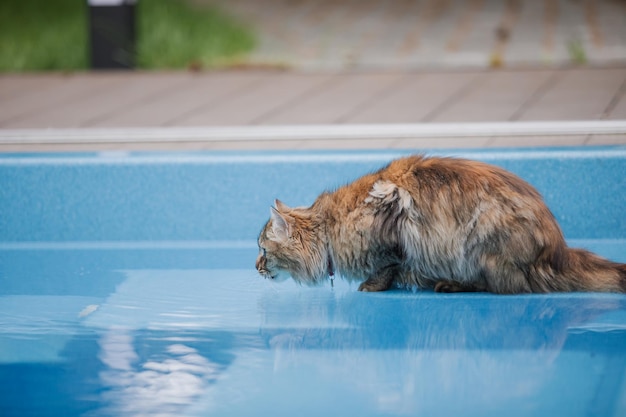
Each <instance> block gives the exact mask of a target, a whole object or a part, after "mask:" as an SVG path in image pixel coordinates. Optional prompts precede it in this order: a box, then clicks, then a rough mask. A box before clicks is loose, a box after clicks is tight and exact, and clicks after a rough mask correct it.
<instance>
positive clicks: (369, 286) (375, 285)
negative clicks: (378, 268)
mask: <svg viewBox="0 0 626 417" xmlns="http://www.w3.org/2000/svg"><path fill="white" fill-rule="evenodd" d="M386 289H387V287H385V286H381V285H380V283H379V282H369V281H365V282H362V283H361V285H359V291H363V292H378V291H385V290H386Z"/></svg>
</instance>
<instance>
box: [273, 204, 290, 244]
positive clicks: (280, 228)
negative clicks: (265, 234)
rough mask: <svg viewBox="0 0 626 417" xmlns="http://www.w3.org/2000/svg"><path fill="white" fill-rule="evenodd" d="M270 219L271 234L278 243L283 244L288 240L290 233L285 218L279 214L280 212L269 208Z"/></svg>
mask: <svg viewBox="0 0 626 417" xmlns="http://www.w3.org/2000/svg"><path fill="white" fill-rule="evenodd" d="M270 217H271V219H272V232H274V236H276V239H277V240H278V241H280V242H284V241H286V240H287V239H289V236H290V235H291V231H290V228H289V223H288V222H287V219H286V218H285V216H284V215H282V214H280V212H279V211H278V210H276V209H275V208H274V207H271V209H270Z"/></svg>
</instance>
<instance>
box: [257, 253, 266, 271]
mask: <svg viewBox="0 0 626 417" xmlns="http://www.w3.org/2000/svg"><path fill="white" fill-rule="evenodd" d="M256 269H257V271H261V270H263V269H265V256H263V255H259V256H258V257H257V258H256Z"/></svg>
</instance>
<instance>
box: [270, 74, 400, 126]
mask: <svg viewBox="0 0 626 417" xmlns="http://www.w3.org/2000/svg"><path fill="white" fill-rule="evenodd" d="M401 79H402V75H401V74H399V73H389V74H350V75H336V76H335V77H334V78H333V80H332V82H330V83H326V84H324V86H323V88H320V89H319V90H318V91H316V92H314V93H311V94H309V95H307V96H306V97H302V100H299V101H297V102H294V103H291V104H290V106H289V107H288V108H284V109H282V111H280V112H277V113H275V114H271V115H269V116H268V117H266V118H263V119H262V120H259V123H260V124H312V123H342V122H345V121H347V120H350V117H351V116H352V115H353V114H355V113H356V112H358V111H359V110H360V109H361V108H365V107H366V106H367V105H368V104H369V103H371V102H374V101H375V100H377V98H378V97H379V96H380V95H382V94H384V93H385V92H386V91H387V90H388V89H389V88H392V86H393V85H394V84H395V83H397V82H399V81H400V80H401Z"/></svg>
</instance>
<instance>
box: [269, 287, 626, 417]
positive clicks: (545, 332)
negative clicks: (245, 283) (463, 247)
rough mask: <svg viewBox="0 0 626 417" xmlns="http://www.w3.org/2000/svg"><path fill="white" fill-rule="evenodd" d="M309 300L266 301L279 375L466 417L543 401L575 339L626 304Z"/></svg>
mask: <svg viewBox="0 0 626 417" xmlns="http://www.w3.org/2000/svg"><path fill="white" fill-rule="evenodd" d="M309 300H310V302H308V303H307V298H306V297H298V296H297V295H295V296H294V293H290V294H288V295H287V294H285V296H284V298H283V297H280V296H279V297H276V294H273V295H272V297H271V299H270V297H268V298H266V299H263V300H262V302H261V308H262V310H263V312H264V313H265V321H266V324H267V328H266V329H265V330H263V331H262V334H263V337H264V339H265V341H266V343H267V344H268V345H269V347H270V348H271V349H273V350H274V360H275V369H276V372H277V373H281V372H283V371H284V372H287V371H289V370H291V371H293V369H298V368H307V367H309V366H310V364H311V363H315V367H314V369H316V372H318V373H319V374H320V375H319V378H322V379H324V380H328V383H330V384H334V385H335V386H338V387H340V386H349V387H352V389H354V390H357V391H360V392H361V393H365V394H367V395H366V397H368V398H371V399H372V401H374V402H375V403H376V407H378V409H379V410H380V411H381V412H388V413H394V414H404V413H414V412H417V411H428V410H430V411H432V410H434V409H436V408H437V407H441V406H442V405H443V406H444V408H446V410H447V411H450V412H452V411H455V412H462V411H463V410H462V409H458V410H457V409H455V407H456V406H455V404H463V405H464V406H467V405H468V404H469V405H473V406H476V407H479V408H481V409H482V408H485V407H490V406H497V404H504V403H506V402H510V401H522V400H523V399H527V398H529V397H531V396H537V395H542V389H543V388H544V387H545V386H546V384H549V382H550V380H551V379H553V378H554V374H555V367H556V366H557V365H556V363H557V360H558V358H559V357H560V356H561V354H562V351H563V346H564V344H565V343H566V341H567V338H568V335H569V333H568V330H569V329H571V328H573V327H579V326H582V325H584V324H586V323H589V322H590V321H592V320H593V319H594V318H595V317H597V316H599V315H601V314H603V313H606V312H610V311H612V310H614V309H616V308H618V307H620V306H621V308H623V307H624V306H623V304H624V303H625V301H624V300H623V299H620V298H619V297H618V296H603V295H587V296H573V297H572V296H570V297H564V296H560V295H557V296H513V297H498V296H489V295H478V294H477V295H474V296H467V295H466V296H448V297H445V298H442V297H441V296H440V295H437V294H432V293H418V294H411V293H408V292H403V291H394V292H391V293H387V294H385V295H384V296H383V295H369V296H368V295H364V294H361V293H354V292H353V293H350V292H348V293H345V294H342V295H336V294H333V293H332V292H328V293H327V294H326V296H323V295H318V296H317V297H314V298H312V299H309ZM277 304H278V306H277ZM279 311H283V312H284V311H290V312H291V314H290V323H291V326H288V328H285V327H284V326H282V327H281V329H280V330H276V327H274V325H273V324H274V323H283V324H284V322H285V319H284V317H279V316H277V315H275V314H276V313H277V312H279ZM275 312H276V313H275ZM307 369H309V368H307ZM287 373H289V374H293V372H287ZM431 408H432V409H431Z"/></svg>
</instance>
